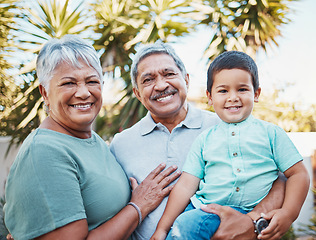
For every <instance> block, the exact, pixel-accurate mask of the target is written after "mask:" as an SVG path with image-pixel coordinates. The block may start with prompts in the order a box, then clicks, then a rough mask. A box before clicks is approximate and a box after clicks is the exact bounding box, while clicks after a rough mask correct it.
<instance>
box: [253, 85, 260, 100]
mask: <svg viewBox="0 0 316 240" xmlns="http://www.w3.org/2000/svg"><path fill="white" fill-rule="evenodd" d="M260 93H261V87H259V88H258V89H257V90H256V91H255V96H254V102H255V103H257V102H259V96H260Z"/></svg>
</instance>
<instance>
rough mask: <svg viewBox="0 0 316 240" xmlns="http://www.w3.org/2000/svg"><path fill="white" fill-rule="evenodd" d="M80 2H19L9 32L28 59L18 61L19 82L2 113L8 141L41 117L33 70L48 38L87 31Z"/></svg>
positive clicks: (2, 131)
mask: <svg viewBox="0 0 316 240" xmlns="http://www.w3.org/2000/svg"><path fill="white" fill-rule="evenodd" d="M82 4H83V2H82V1H79V2H78V3H76V5H70V3H69V0H66V1H65V3H61V2H59V1H58V0H41V1H38V2H28V4H25V2H24V4H23V8H22V3H21V6H20V8H19V10H20V12H19V15H18V17H19V18H20V20H19V21H17V23H16V25H15V28H16V29H15V31H14V33H13V34H14V35H15V36H16V37H19V39H20V40H19V42H18V43H16V44H19V49H20V54H21V55H25V52H29V53H30V55H29V56H30V60H29V61H27V62H26V64H24V63H23V60H21V70H20V75H19V77H18V78H17V79H16V80H19V82H20V84H19V88H16V89H15V90H16V92H14V98H13V99H12V100H11V102H10V103H9V104H6V106H7V107H6V108H5V110H4V111H3V114H2V119H1V125H0V127H1V128H0V134H1V135H11V136H12V141H11V143H21V142H22V141H23V140H24V139H25V138H26V137H27V135H28V134H29V133H30V132H31V131H32V130H33V129H35V128H37V127H38V126H39V124H40V123H41V121H42V120H43V118H44V117H45V111H44V109H43V102H42V98H41V95H40V93H39V90H38V85H39V82H38V80H37V77H36V72H35V57H36V55H37V54H38V52H39V50H40V49H41V47H42V44H43V43H45V42H46V41H47V40H48V39H50V38H53V37H61V36H63V35H65V34H80V33H82V32H85V31H87V29H88V28H89V25H88V23H87V21H85V20H86V18H85V16H86V15H83V14H82V13H83V8H82ZM22 36H23V37H22ZM21 50H22V51H23V52H22V51H21ZM17 51H19V50H17ZM4 95H5V94H4ZM1 99H3V97H1Z"/></svg>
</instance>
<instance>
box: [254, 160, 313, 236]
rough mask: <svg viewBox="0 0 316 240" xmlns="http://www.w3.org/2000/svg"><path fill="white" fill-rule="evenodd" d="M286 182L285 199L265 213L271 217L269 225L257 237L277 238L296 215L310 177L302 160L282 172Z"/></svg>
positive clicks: (300, 206) (306, 190)
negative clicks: (279, 207) (277, 206)
mask: <svg viewBox="0 0 316 240" xmlns="http://www.w3.org/2000/svg"><path fill="white" fill-rule="evenodd" d="M284 174H285V176H286V177H287V178H288V180H287V182H286V191H285V199H284V203H283V206H282V208H281V209H279V210H273V211H271V212H268V213H267V214H265V216H264V217H265V218H266V219H271V222H270V224H269V227H268V228H266V229H265V230H263V231H262V235H261V236H260V235H259V239H279V238H280V237H281V236H282V235H283V234H284V233H285V232H286V231H287V230H288V229H289V227H290V226H291V224H292V223H293V222H294V221H295V219H296V218H297V217H298V215H299V213H300V210H301V208H302V206H303V203H304V201H305V199H306V196H307V193H308V189H309V184H310V179H309V175H308V172H307V170H306V168H305V166H304V164H303V162H302V161H300V162H298V163H296V164H295V165H293V166H292V167H290V168H289V169H288V170H286V171H285V172H284Z"/></svg>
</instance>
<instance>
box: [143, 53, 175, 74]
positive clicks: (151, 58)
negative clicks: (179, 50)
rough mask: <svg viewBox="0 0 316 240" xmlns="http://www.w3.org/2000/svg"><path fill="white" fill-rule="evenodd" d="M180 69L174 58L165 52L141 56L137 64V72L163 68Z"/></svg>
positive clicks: (148, 71)
mask: <svg viewBox="0 0 316 240" xmlns="http://www.w3.org/2000/svg"><path fill="white" fill-rule="evenodd" d="M167 69H169V70H173V71H180V69H179V67H178V66H177V64H176V62H175V61H174V59H173V58H172V57H171V56H170V55H168V54H166V53H153V54H150V55H147V56H145V57H144V58H142V59H141V60H140V61H139V63H138V66H137V70H138V74H139V75H142V74H143V73H144V72H146V74H147V73H150V72H154V71H164V70H167Z"/></svg>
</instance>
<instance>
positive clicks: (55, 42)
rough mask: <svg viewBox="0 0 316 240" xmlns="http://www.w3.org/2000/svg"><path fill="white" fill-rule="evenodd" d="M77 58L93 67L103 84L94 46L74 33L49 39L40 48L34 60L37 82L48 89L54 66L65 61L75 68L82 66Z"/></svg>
mask: <svg viewBox="0 0 316 240" xmlns="http://www.w3.org/2000/svg"><path fill="white" fill-rule="evenodd" d="M79 60H83V61H84V62H85V63H86V64H87V65H88V66H91V67H93V68H94V69H95V70H96V71H97V73H98V75H99V77H100V81H101V86H103V74H102V67H101V64H100V59H99V57H98V55H97V52H96V50H95V49H94V47H93V46H92V45H91V44H89V43H87V42H86V41H84V40H83V39H81V38H80V37H78V36H75V35H65V36H64V37H62V38H60V39H51V40H49V41H48V42H47V43H46V44H45V45H44V46H43V48H42V49H41V51H40V53H39V54H38V57H37V61H36V73H37V77H38V80H39V83H40V84H41V85H42V86H43V87H44V88H45V89H46V91H48V90H49V82H50V80H51V79H52V77H53V74H54V73H53V72H54V70H55V69H56V67H57V66H58V65H59V64H60V63H62V62H66V63H68V64H70V65H72V66H74V67H76V68H81V67H83V66H82V64H80V62H79Z"/></svg>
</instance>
